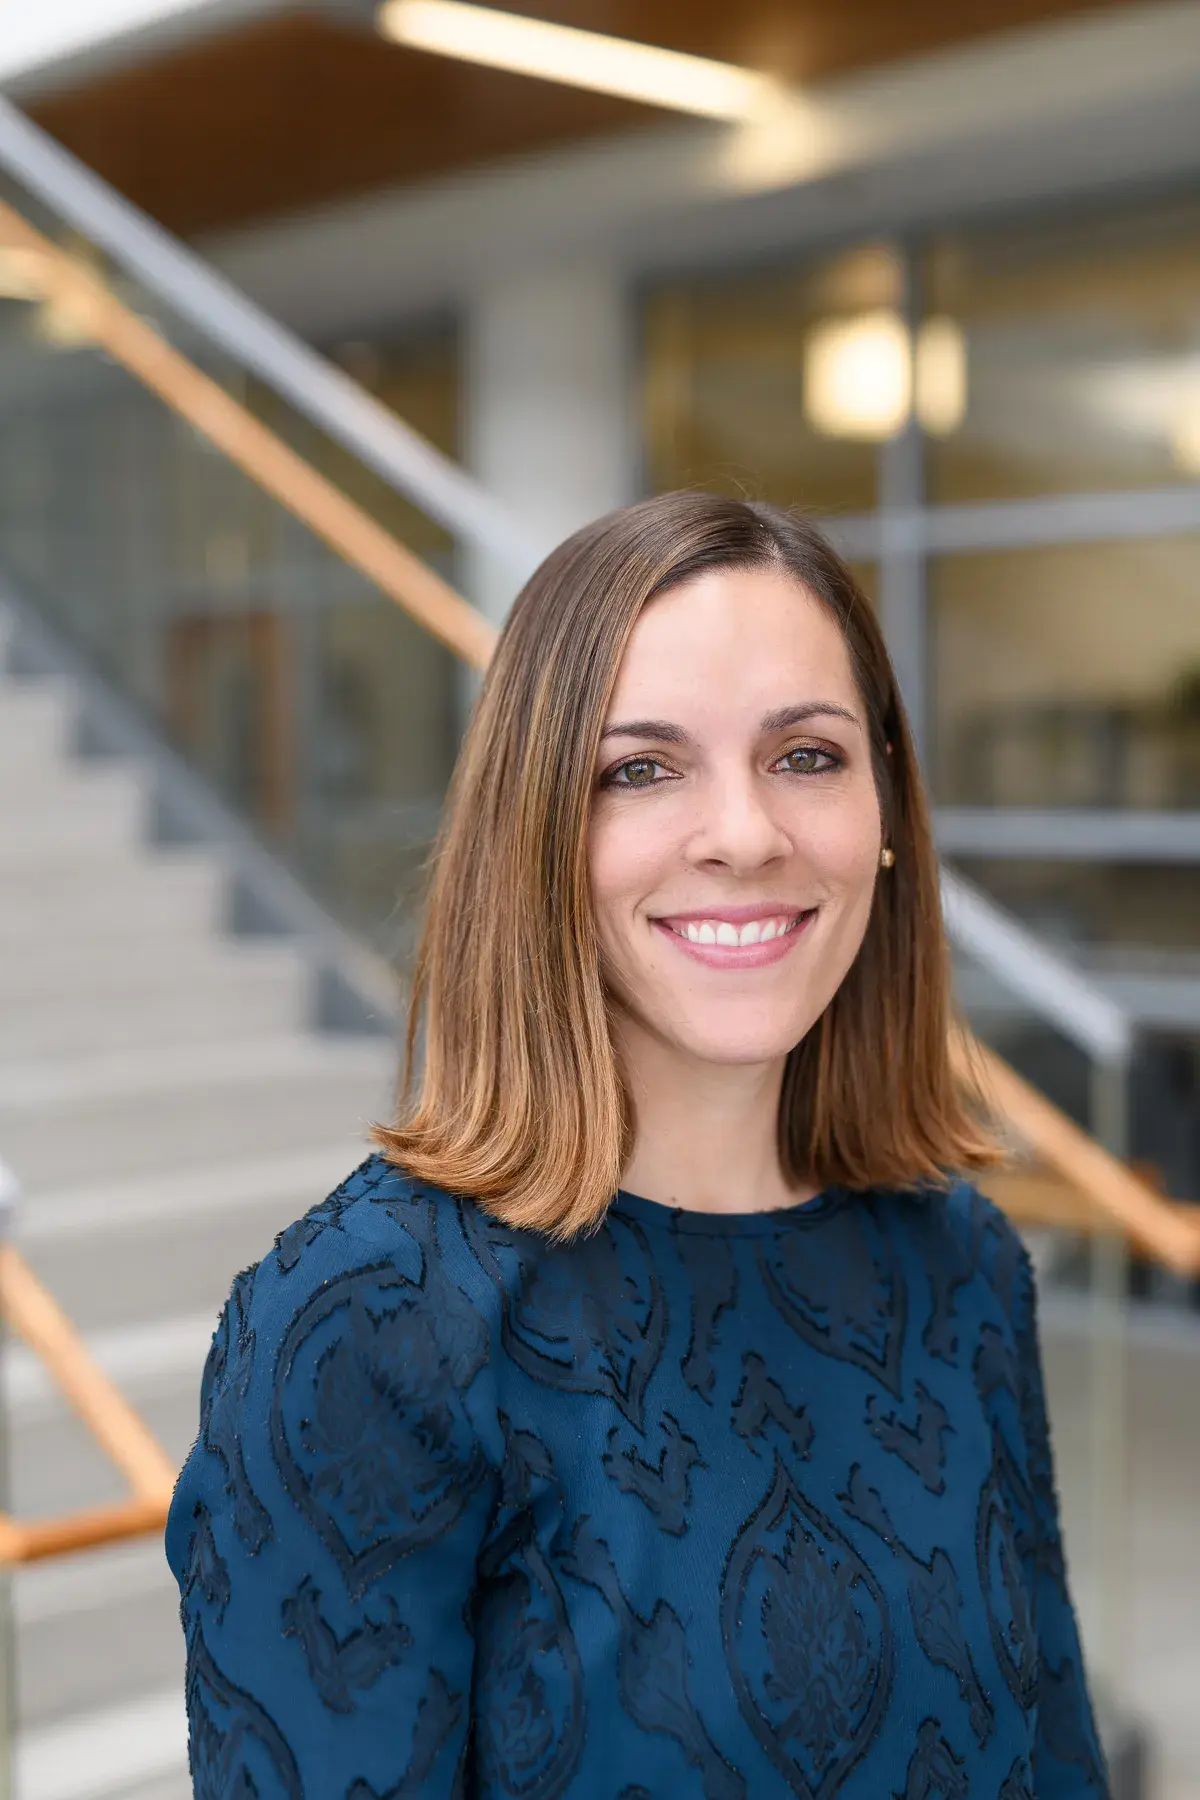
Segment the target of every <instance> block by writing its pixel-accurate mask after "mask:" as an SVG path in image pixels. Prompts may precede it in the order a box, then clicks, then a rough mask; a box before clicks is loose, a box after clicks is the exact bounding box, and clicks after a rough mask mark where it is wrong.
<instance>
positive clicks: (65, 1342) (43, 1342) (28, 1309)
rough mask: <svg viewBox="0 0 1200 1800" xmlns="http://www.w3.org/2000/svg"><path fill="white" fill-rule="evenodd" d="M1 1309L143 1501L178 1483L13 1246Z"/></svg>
mask: <svg viewBox="0 0 1200 1800" xmlns="http://www.w3.org/2000/svg"><path fill="white" fill-rule="evenodd" d="M0 1310H3V1313H4V1316H5V1318H6V1319H7V1320H8V1322H9V1324H10V1325H11V1326H12V1328H13V1330H14V1331H15V1332H16V1333H17V1335H18V1336H19V1337H21V1338H22V1339H23V1340H24V1341H25V1343H26V1344H28V1346H29V1348H30V1349H31V1350H32V1351H34V1353H35V1354H36V1355H37V1356H38V1357H40V1359H41V1361H42V1362H43V1364H44V1365H45V1368H46V1371H47V1373H48V1374H49V1376H50V1378H51V1380H52V1381H53V1382H54V1383H55V1385H56V1386H57V1388H58V1390H59V1392H60V1393H61V1394H62V1395H63V1398H64V1399H65V1400H67V1401H68V1403H69V1404H70V1405H71V1406H73V1407H74V1409H75V1411H76V1412H77V1413H78V1415H79V1417H80V1418H81V1419H82V1420H83V1422H84V1424H85V1425H86V1426H87V1428H88V1430H89V1431H90V1432H91V1434H92V1436H93V1437H94V1438H95V1439H96V1442H97V1443H98V1444H99V1445H100V1446H101V1448H102V1449H103V1450H105V1451H106V1452H107V1454H108V1455H109V1456H110V1457H111V1458H112V1460H113V1462H114V1463H116V1465H117V1467H118V1468H119V1469H120V1471H121V1473H122V1474H123V1475H124V1476H125V1479H126V1480H127V1481H128V1482H129V1485H130V1487H131V1488H132V1489H133V1491H134V1493H135V1494H136V1495H137V1497H138V1498H139V1499H140V1500H158V1499H161V1498H162V1495H163V1494H164V1493H166V1494H168V1495H169V1494H170V1492H171V1489H172V1487H173V1486H174V1485H175V1468H174V1465H173V1464H172V1462H171V1460H170V1458H169V1457H168V1455H167V1453H166V1451H165V1450H163V1449H162V1447H161V1446H160V1444H159V1443H158V1441H157V1440H156V1439H155V1438H154V1437H153V1435H152V1434H151V1432H150V1431H149V1430H148V1429H147V1427H146V1426H145V1425H144V1424H143V1423H142V1421H141V1419H140V1418H139V1417H138V1415H137V1413H135V1412H134V1410H133V1408H132V1407H131V1406H130V1404H129V1402H128V1401H127V1400H126V1398H125V1396H124V1395H123V1394H122V1393H121V1390H120V1389H119V1388H118V1387H117V1386H116V1384H115V1383H114V1382H113V1381H112V1380H110V1378H109V1377H108V1376H107V1375H106V1374H105V1373H104V1370H103V1369H102V1368H101V1367H100V1365H99V1364H98V1363H97V1362H96V1361H95V1360H94V1358H93V1357H92V1356H91V1354H90V1352H89V1351H88V1349H87V1346H86V1345H85V1343H84V1341H83V1339H82V1338H81V1337H80V1335H79V1333H78V1332H77V1331H76V1329H75V1327H74V1326H73V1325H72V1323H71V1321H70V1319H68V1317H67V1315H66V1313H65V1312H64V1311H63V1310H62V1308H61V1306H60V1305H59V1304H58V1301H57V1300H55V1298H54V1296H53V1295H52V1294H51V1293H49V1291H48V1290H47V1289H46V1288H44V1287H43V1286H42V1284H41V1282H40V1281H39V1280H38V1278H37V1276H36V1275H35V1274H34V1272H33V1270H32V1269H31V1268H30V1267H29V1264H28V1263H27V1262H26V1261H25V1259H24V1257H23V1256H22V1255H21V1254H20V1252H19V1251H17V1250H15V1249H14V1248H13V1246H12V1245H11V1244H4V1245H2V1246H0Z"/></svg>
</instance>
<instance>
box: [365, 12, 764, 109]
mask: <svg viewBox="0 0 1200 1800" xmlns="http://www.w3.org/2000/svg"><path fill="white" fill-rule="evenodd" d="M376 17H377V20H378V24H379V29H380V31H381V32H382V33H383V35H384V36H385V37H387V38H390V39H391V40H392V41H393V43H397V44H404V45H407V46H408V47H409V48H410V49H413V50H428V51H432V52H433V53H434V54H435V55H439V56H451V57H457V58H458V59H459V60H460V61H463V62H473V63H482V64H484V65H485V66H486V67H487V68H490V69H507V70H509V71H511V72H512V73H513V74H517V75H533V76H538V77H540V78H541V79H542V80H544V81H558V82H562V83H564V84H565V85H566V86H568V87H580V88H590V89H591V90H592V91H593V92H595V93H599V94H617V95H620V96H621V98H622V99H626V100H638V101H641V102H642V103H643V104H644V105H646V106H661V107H667V108H670V109H671V110H673V111H676V112H685V113H695V114H697V115H699V116H700V117H701V118H707V119H725V120H728V121H731V122H735V123H741V124H744V123H745V122H746V121H747V120H750V119H755V118H758V117H760V116H761V115H762V114H763V113H764V112H765V111H767V110H769V109H770V107H771V105H772V104H773V103H776V102H777V101H778V100H779V98H780V97H781V95H782V94H783V92H784V91H785V90H784V89H783V88H782V87H781V85H780V84H779V83H778V82H776V81H773V80H772V79H771V77H770V76H768V75H759V74H756V73H755V72H754V71H753V70H752V69H741V68H738V67H736V66H735V65H734V64H732V63H722V62H712V61H710V60H709V59H708V58H707V57H703V56H686V55H684V54H683V52H682V51H679V50H663V49H660V48H659V47H658V46H657V45H655V44H638V43H634V42H632V41H631V40H630V39H628V38H615V37H606V36H604V35H603V34H602V33H600V32H597V31H580V30H578V29H577V28H576V27H575V26H572V25H553V24H550V23H549V22H548V21H547V20H545V19H531V18H527V17H525V16H524V15H521V14H517V13H510V12H498V11H496V10H495V9H494V8H492V7H490V6H469V5H466V4H464V3H463V0H384V4H383V5H382V6H381V7H380V8H379V11H378V13H377V15H376Z"/></svg>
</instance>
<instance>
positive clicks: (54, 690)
mask: <svg viewBox="0 0 1200 1800" xmlns="http://www.w3.org/2000/svg"><path fill="white" fill-rule="evenodd" d="M73 713H74V703H73V701H72V698H71V694H70V690H69V688H68V687H67V686H66V685H65V684H60V683H59V682H55V681H36V682H25V681H13V680H12V679H11V678H10V679H7V680H4V681H0V764H3V765H4V766H5V767H14V768H21V767H22V766H24V765H26V764H28V763H33V764H41V763H45V762H48V761H50V760H51V759H53V758H54V757H56V756H67V755H69V753H70V743H69V739H68V735H67V730H68V726H69V724H70V721H71V718H72V715H73Z"/></svg>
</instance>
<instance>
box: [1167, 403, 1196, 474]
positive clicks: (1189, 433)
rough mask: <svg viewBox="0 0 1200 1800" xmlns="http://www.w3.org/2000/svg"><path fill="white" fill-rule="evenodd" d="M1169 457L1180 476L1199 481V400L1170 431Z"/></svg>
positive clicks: (1182, 415)
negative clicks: (1171, 458) (1190, 477)
mask: <svg viewBox="0 0 1200 1800" xmlns="http://www.w3.org/2000/svg"><path fill="white" fill-rule="evenodd" d="M1171 455H1172V457H1173V458H1174V461H1175V466H1176V468H1177V469H1178V470H1179V472H1180V474H1182V475H1189V476H1192V477H1194V478H1197V479H1200V400H1198V401H1197V402H1196V404H1195V405H1194V406H1192V407H1191V408H1190V410H1188V411H1186V412H1184V413H1182V414H1181V415H1180V417H1179V418H1178V419H1176V421H1175V424H1174V425H1173V427H1172V429H1171Z"/></svg>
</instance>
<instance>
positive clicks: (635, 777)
mask: <svg viewBox="0 0 1200 1800" xmlns="http://www.w3.org/2000/svg"><path fill="white" fill-rule="evenodd" d="M661 768H662V764H661V763H660V762H656V761H655V760H654V758H653V757H652V756H635V757H632V758H631V759H630V760H629V762H623V763H619V764H618V765H617V767H616V768H615V769H610V770H609V772H608V774H607V775H606V776H605V777H604V779H605V782H606V783H607V784H608V785H610V786H612V787H654V786H655V785H656V781H655V773H654V772H655V770H656V769H661Z"/></svg>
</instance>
